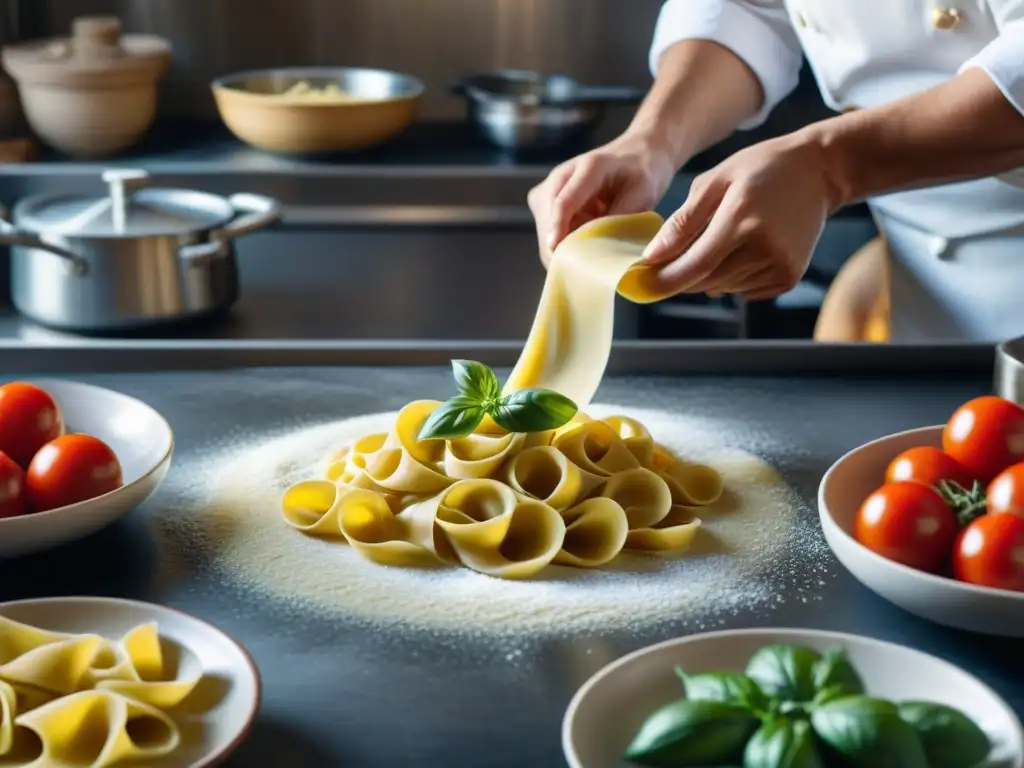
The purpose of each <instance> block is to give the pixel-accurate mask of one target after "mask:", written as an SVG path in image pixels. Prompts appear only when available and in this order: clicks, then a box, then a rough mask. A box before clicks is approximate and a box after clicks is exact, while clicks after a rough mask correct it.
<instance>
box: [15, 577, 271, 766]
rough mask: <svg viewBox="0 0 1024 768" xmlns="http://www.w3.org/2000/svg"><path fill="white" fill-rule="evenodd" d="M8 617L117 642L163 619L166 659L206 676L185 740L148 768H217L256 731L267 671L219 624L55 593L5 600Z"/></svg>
mask: <svg viewBox="0 0 1024 768" xmlns="http://www.w3.org/2000/svg"><path fill="white" fill-rule="evenodd" d="M0 615H3V616H6V617H7V618H9V619H14V620H15V621H20V622H22V623H24V624H31V625H33V626H37V627H42V628H44V629H50V630H53V631H55V632H75V633H78V632H92V633H95V634H98V635H102V636H104V637H108V638H110V639H112V640H116V639H118V638H120V637H122V636H123V635H124V634H125V632H127V631H128V630H129V629H131V628H132V627H135V626H138V625H139V624H144V623H147V622H150V621H155V622H156V623H157V630H158V632H159V633H160V638H161V641H162V642H161V644H162V646H163V647H164V653H165V657H166V658H168V659H176V661H177V665H178V669H179V670H181V671H182V672H185V671H192V670H193V669H195V668H196V667H197V666H198V667H199V668H200V669H201V670H202V673H203V679H202V680H200V682H199V684H198V685H197V686H196V689H195V690H194V691H193V692H192V693H191V694H189V698H187V699H186V700H185V701H184V702H182V703H181V705H180V706H181V708H182V709H183V710H184V711H183V712H180V713H174V712H172V713H169V714H172V716H174V719H175V720H176V721H177V723H178V726H179V727H180V728H181V737H182V744H181V747H180V748H179V749H177V750H176V751H175V752H174V753H172V754H170V755H168V756H167V757H166V758H164V759H162V760H159V761H157V762H154V763H150V764H148V768H211V767H212V766H215V765H220V764H221V763H222V762H223V761H224V760H225V759H226V758H227V756H228V755H230V754H231V753H232V752H234V751H235V750H236V749H237V748H238V746H239V744H241V743H242V740H243V739H244V738H245V737H246V736H247V735H248V733H249V731H250V730H251V729H252V726H253V723H254V722H255V720H256V715H257V714H258V712H259V708H260V695H261V689H260V676H259V671H258V670H257V668H256V664H255V662H253V660H252V657H251V656H250V655H249V653H248V652H247V651H246V650H245V649H244V648H243V647H242V646H241V645H239V644H238V643H237V642H235V641H234V640H232V639H231V638H230V637H228V636H227V635H226V634H224V633H223V632H221V631H220V630H219V629H217V628H216V627H214V626H212V625H210V624H207V623H206V622H204V621H200V620H199V619H197V618H195V617H193V616H189V615H188V614H187V613H182V612H181V611H176V610H174V609H173V608H167V607H166V606H163V605H154V604H152V603H141V602H137V601H135V600H121V599H118V598H110V597H50V598H43V599H39V600H16V601H14V602H10V603H0Z"/></svg>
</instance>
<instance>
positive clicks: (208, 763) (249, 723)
mask: <svg viewBox="0 0 1024 768" xmlns="http://www.w3.org/2000/svg"><path fill="white" fill-rule="evenodd" d="M69 601H72V602H76V603H86V604H90V603H91V604H93V605H115V606H120V607H123V608H133V609H136V610H138V609H142V610H147V611H151V610H153V609H157V610H158V611H166V612H168V613H175V614H178V615H179V616H183V617H184V618H186V619H188V620H190V621H194V622H195V623H197V624H199V625H200V626H202V627H203V629H204V630H205V631H207V632H210V633H211V634H214V635H219V636H220V637H221V638H222V639H224V640H226V641H227V643H228V644H229V645H231V646H232V647H233V648H236V649H237V650H238V651H239V653H240V654H241V656H242V661H243V662H244V663H245V666H246V667H248V669H249V674H250V675H251V676H252V680H253V683H254V688H255V693H256V695H255V696H253V700H252V706H251V707H250V708H249V711H248V712H247V713H246V714H245V722H246V725H245V727H244V728H242V729H241V730H240V731H239V732H238V734H237V735H236V736H235V738H233V739H232V740H231V741H230V742H229V743H228V744H225V745H224V746H223V747H222V748H221V749H218V750H217V751H216V752H213V753H210V754H209V755H206V756H204V757H202V758H201V759H200V761H199V762H198V763H195V764H193V765H192V767H191V768H213V766H215V765H219V764H220V763H221V762H223V761H224V760H225V759H226V758H227V756H228V755H230V754H231V753H232V752H234V751H235V750H236V749H237V748H238V746H239V745H240V744H241V743H242V742H243V741H244V740H245V739H246V737H247V736H248V735H249V733H250V732H251V731H252V729H253V727H254V726H255V725H256V718H257V717H258V716H259V712H260V704H261V703H262V701H263V679H262V678H261V677H260V669H259V666H258V665H257V664H256V660H255V659H253V657H252V654H251V653H249V650H248V649H247V648H246V647H245V646H244V645H242V644H241V643H240V642H238V641H237V640H235V639H234V638H233V637H231V635H229V634H228V633H227V632H225V631H224V630H223V629H221V628H220V627H218V626H215V625H213V624H211V623H210V622H208V621H205V620H204V619H200V618H199V617H198V616H193V615H192V614H191V613H186V612H185V611H182V610H179V609H177V608H172V607H171V606H169V605H163V604H162V603H149V602H146V601H145V600H131V599H129V598H126V597H97V596H95V595H63V596H60V597H29V598H24V599H21V600H8V601H6V602H2V603H0V611H2V610H3V609H4V608H12V607H17V606H19V605H26V606H28V605H45V604H53V603H66V602H69Z"/></svg>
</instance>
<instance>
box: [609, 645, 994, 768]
mask: <svg viewBox="0 0 1024 768" xmlns="http://www.w3.org/2000/svg"><path fill="white" fill-rule="evenodd" d="M676 675H677V676H678V677H679V678H680V679H681V680H682V683H683V688H684V691H683V693H685V698H680V699H679V700H677V701H673V702H671V703H669V704H666V705H665V706H663V707H661V708H660V709H658V710H657V711H656V712H654V713H653V714H652V715H650V717H648V718H647V720H646V721H645V722H644V724H643V726H641V728H640V730H639V732H638V733H637V734H636V737H635V738H634V739H633V741H632V743H631V744H630V745H629V747H628V748H627V749H626V752H625V757H626V759H627V760H628V761H630V762H632V763H635V764H636V765H651V766H713V765H718V766H730V765H737V764H740V763H742V765H743V768H827V767H828V766H831V765H836V766H849V768H938V766H941V768H976V766H978V765H980V764H981V763H982V761H984V760H985V758H986V757H987V756H988V754H989V751H990V749H991V745H990V744H989V740H988V737H987V736H986V735H985V732H984V731H982V730H981V729H980V728H979V727H978V726H977V725H976V724H975V723H974V722H973V721H972V720H971V719H970V718H968V717H967V716H965V715H964V714H962V713H961V712H958V711H956V710H954V709H951V708H949V707H945V706H942V705H938V704H928V703H924V702H914V703H911V704H907V705H904V706H898V705H897V704H894V703H892V702H889V701H885V700H883V699H877V698H871V697H870V696H868V695H866V693H865V689H864V683H863V682H862V680H861V677H860V674H859V673H858V672H857V670H856V669H854V667H853V665H852V664H851V663H850V661H849V660H848V659H847V658H846V654H845V653H844V651H843V650H842V649H841V648H839V647H833V648H830V649H828V650H827V651H826V652H825V653H824V654H821V653H818V652H817V651H815V650H814V649H812V648H807V647H805V646H801V645H766V646H764V647H762V648H760V649H758V650H757V651H756V652H755V653H754V654H753V655H752V656H751V657H750V661H749V662H748V663H747V667H746V670H745V671H744V673H743V674H738V673H735V672H719V673H714V672H710V673H708V672H705V673H703V674H699V675H694V676H692V677H690V676H688V675H687V674H686V673H685V672H684V671H683V670H681V669H677V670H676Z"/></svg>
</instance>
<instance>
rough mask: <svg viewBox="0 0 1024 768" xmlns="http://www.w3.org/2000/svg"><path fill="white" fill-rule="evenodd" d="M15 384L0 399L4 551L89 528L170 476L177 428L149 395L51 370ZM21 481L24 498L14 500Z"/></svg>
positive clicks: (50, 542) (40, 546)
mask: <svg viewBox="0 0 1024 768" xmlns="http://www.w3.org/2000/svg"><path fill="white" fill-rule="evenodd" d="M5 386H6V385H5ZM0 389H2V388H0ZM11 389H13V390H14V392H13V394H10V395H9V396H8V397H6V398H5V399H4V401H0V417H5V418H4V420H3V424H0V427H2V429H0V440H2V441H3V442H4V443H5V444H6V445H7V446H8V451H6V452H3V453H0V486H2V487H0V491H3V492H0V511H3V512H4V514H0V557H10V556H16V555H23V554H28V553H31V552H37V551H40V550H44V549H49V548H50V547H54V546H57V545H60V544H64V543H66V542H69V541H73V540H75V539H80V538H82V537H84V536H88V535H89V534H91V533H94V532H96V531H98V530H100V529H101V528H103V527H105V526H107V525H108V524H110V523H111V522H113V521H114V520H116V519H117V518H119V517H121V516H122V515H124V514H126V513H128V512H129V511H131V510H132V509H134V508H135V507H137V506H138V505H139V504H141V503H142V502H143V501H145V500H146V499H147V498H148V497H149V496H150V495H151V494H152V493H153V491H155V490H156V489H157V487H158V486H159V485H160V483H161V482H162V481H163V479H164V477H165V476H166V474H167V471H168V469H169V468H170V465H171V455H172V454H173V452H174V435H173V433H172V431H171V427H170V425H169V424H168V423H167V421H166V420H165V419H164V418H163V417H162V416H161V415H160V414H159V413H157V412H156V411H155V410H154V409H153V408H151V407H150V406H148V405H146V404H145V403H143V402H141V401H139V400H136V399H135V398H133V397H129V396H127V395H122V394H120V393H118V392H113V391H111V390H108V389H103V388H101V387H95V386H92V385H89V384H81V383H78V382H73V381H63V380H57V379H52V380H41V381H32V382H19V383H17V385H16V386H14V387H11ZM8 391H10V390H8ZM40 393H42V394H40ZM12 403H15V404H16V406H12ZM54 406H56V408H55V407H54ZM8 453H9V454H10V455H8ZM18 488H22V489H23V490H24V494H23V497H24V498H23V499H18V500H17V503H16V504H15V502H14V501H13V497H14V491H16V490H17V489H18Z"/></svg>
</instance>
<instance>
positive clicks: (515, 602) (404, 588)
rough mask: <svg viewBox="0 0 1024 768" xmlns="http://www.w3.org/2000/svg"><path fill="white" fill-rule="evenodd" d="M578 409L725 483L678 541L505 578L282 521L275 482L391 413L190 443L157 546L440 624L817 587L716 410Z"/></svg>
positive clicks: (309, 595)
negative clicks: (425, 561)
mask: <svg viewBox="0 0 1024 768" xmlns="http://www.w3.org/2000/svg"><path fill="white" fill-rule="evenodd" d="M588 413H590V414H591V415H592V416H603V415H609V414H612V413H619V414H625V415H628V416H632V417H634V418H636V419H639V420H640V421H641V422H642V423H643V424H645V425H646V426H647V427H648V429H650V430H651V432H652V434H653V435H654V438H655V439H656V440H657V441H659V442H661V443H663V444H665V445H667V446H669V447H670V448H672V449H674V450H676V451H678V452H679V453H680V454H681V455H683V456H685V457H687V458H691V459H695V460H701V461H706V462H707V463H709V464H711V465H713V466H714V467H716V468H717V469H718V470H719V471H720V472H721V473H722V474H723V476H724V478H725V485H726V488H727V494H726V496H725V497H723V499H722V501H721V502H719V503H718V504H716V505H715V506H713V507H711V508H708V509H707V510H706V513H705V514H702V515H701V519H702V520H703V521H704V525H703V527H702V530H701V532H700V533H699V535H698V538H697V542H696V543H695V544H694V546H693V547H692V548H691V550H690V551H689V552H687V553H685V554H683V555H672V556H665V555H660V556H659V555H641V554H632V553H624V554H623V555H621V556H620V557H619V558H617V559H616V561H615V562H614V563H613V565H612V567H609V568H604V569H598V570H577V569H572V568H565V567H550V568H548V569H547V570H546V571H545V572H544V573H543V574H542V575H541V577H540V578H538V579H534V580H530V581H525V582H514V581H504V580H499V579H494V578H490V577H487V576H483V575H481V574H478V573H474V572H473V571H470V570H468V569H465V568H457V567H444V566H441V567H438V568H428V569H414V568H397V567H385V566H381V565H377V564H374V563H372V562H369V561H366V560H364V559H362V558H361V557H359V556H358V555H357V554H356V553H355V552H354V551H353V550H351V549H350V548H348V547H347V546H345V545H344V544H339V543H337V542H332V541H324V540H321V539H313V538H308V537H305V536H303V535H302V534H300V533H298V532H296V531H294V530H292V529H290V528H289V527H288V526H287V525H286V524H285V523H284V521H283V520H282V518H281V514H280V505H279V499H280V495H281V492H282V490H283V489H284V488H285V487H286V486H287V485H288V484H290V483H291V482H294V481H296V480H300V479H305V478H312V477H319V476H322V471H323V466H324V461H325V458H326V457H327V456H328V455H330V454H332V453H333V452H334V451H336V450H337V449H338V447H340V446H341V445H342V444H344V443H346V442H350V441H351V440H353V439H355V438H357V437H360V436H362V435H365V434H369V433H372V432H382V431H386V430H388V429H389V428H390V427H391V425H392V424H393V422H394V417H395V414H394V413H388V414H375V415H371V416H363V417H358V418H353V419H347V420H345V421H340V422H335V423H330V424H324V425H319V426H314V427H312V428H305V429H300V430H297V431H292V432H289V433H285V434H282V435H276V436H274V435H270V436H266V437H265V438H264V439H263V440H261V441H260V442H259V443H249V444H244V445H235V446H233V447H230V448H227V449H223V450H221V451H220V452H219V453H218V454H216V455H213V456H205V457H203V458H202V459H201V460H197V459H193V462H194V466H188V467H182V468H179V470H178V475H179V476H190V477H193V478H194V479H197V480H198V482H197V483H196V485H195V488H196V498H195V499H193V500H192V503H190V504H189V505H188V507H187V508H185V509H179V510H177V511H175V512H174V513H171V512H162V513H160V514H158V516H157V518H156V520H155V523H156V528H157V533H158V534H159V539H160V540H161V542H162V546H163V547H164V548H165V549H166V548H171V549H172V550H175V551H176V552H170V553H168V555H169V556H174V555H175V554H176V555H177V556H178V557H181V558H186V559H188V560H191V561H192V564H193V566H195V565H198V566H200V567H202V566H206V567H209V568H212V569H214V571H216V572H218V573H219V574H220V575H221V576H222V577H224V578H226V579H228V580H230V581H232V582H234V583H235V584H236V585H238V586H239V587H241V588H243V589H245V590H247V591H252V592H255V593H256V594H258V595H260V596H263V597H273V598H276V599H279V600H283V601H285V602H286V603H288V604H290V605H292V606H293V607H300V608H310V609H313V610H317V611H320V612H322V611H327V612H329V613H333V614H334V615H337V616H341V617H345V618H349V619H353V620H359V621H364V622H369V623H372V624H376V625H406V626H414V627H419V628H423V629H427V630H440V631H444V632H453V633H481V632H483V633H498V634H504V633H513V634H519V635H521V634H531V635H560V634H565V633H572V632H580V631H586V630H631V629H637V630H638V629H641V628H650V627H652V626H656V625H659V624H663V623H668V622H671V623H672V624H673V625H676V626H678V625H680V624H684V625H686V626H689V627H692V628H694V629H706V628H710V627H713V626H716V625H717V624H718V623H721V622H723V621H724V620H726V619H728V617H729V616H730V615H737V614H739V613H741V612H748V611H751V610H757V609H759V608H763V609H767V608H769V607H771V606H772V605H774V604H777V603H779V602H781V601H782V597H781V596H780V595H781V593H782V592H786V593H788V594H790V595H793V594H795V595H796V598H795V599H798V600H801V601H807V600H813V599H815V598H816V594H815V593H816V592H817V586H818V585H820V584H821V583H822V582H823V576H824V574H825V572H826V570H827V566H826V565H825V563H826V562H827V556H826V553H827V548H826V547H825V545H824V544H822V543H821V542H820V539H819V537H818V536H816V535H815V532H814V530H813V528H812V527H811V526H809V525H807V524H806V520H803V519H802V518H803V517H804V515H803V512H804V511H805V510H804V509H803V508H802V504H801V502H800V500H799V498H798V497H797V496H796V494H794V493H793V492H792V491H791V490H790V489H789V487H788V486H787V485H786V484H785V482H784V481H783V480H782V479H781V478H780V477H779V475H778V474H777V473H776V472H775V471H774V470H773V469H772V468H771V467H769V466H768V465H767V464H765V463H764V462H762V461H761V460H759V459H758V458H756V457H754V456H752V455H750V454H749V453H746V452H745V451H742V450H739V449H737V448H735V447H730V445H729V443H730V442H732V443H737V442H740V443H741V442H742V440H741V439H739V436H738V435H735V434H733V435H728V434H723V428H724V427H723V423H722V422H717V421H715V420H713V419H708V418H700V417H693V416H679V415H674V414H667V413H664V412H661V411H651V410H644V409H636V408H623V407H610V406H603V407H601V406H592V407H591V408H589V409H588ZM725 429H727V427H725ZM197 473H200V474H199V476H198V477H197Z"/></svg>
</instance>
